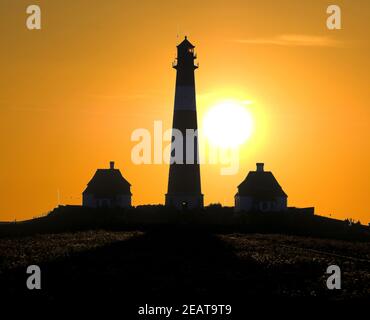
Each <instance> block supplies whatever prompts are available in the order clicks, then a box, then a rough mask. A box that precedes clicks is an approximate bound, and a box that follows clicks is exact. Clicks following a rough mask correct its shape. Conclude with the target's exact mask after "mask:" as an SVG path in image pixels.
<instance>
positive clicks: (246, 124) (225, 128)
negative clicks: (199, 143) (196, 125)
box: [203, 100, 253, 148]
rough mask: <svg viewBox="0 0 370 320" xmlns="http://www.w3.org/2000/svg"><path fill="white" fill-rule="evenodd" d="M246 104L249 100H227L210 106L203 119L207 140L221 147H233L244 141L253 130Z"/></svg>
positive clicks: (251, 119)
mask: <svg viewBox="0 0 370 320" xmlns="http://www.w3.org/2000/svg"><path fill="white" fill-rule="evenodd" d="M248 104H250V101H236V100H227V101H222V102H220V103H217V104H216V105H214V106H213V107H211V108H210V109H209V111H208V112H207V113H206V114H205V115H204V119H203V130H204V135H205V137H206V138H207V140H208V141H209V142H210V143H211V144H212V145H214V146H218V147H221V148H235V147H238V146H240V145H242V144H243V143H244V142H246V141H247V140H248V139H249V138H250V136H251V134H252V131H253V118H252V115H251V113H250V112H249V110H248V109H247V108H246V105H248Z"/></svg>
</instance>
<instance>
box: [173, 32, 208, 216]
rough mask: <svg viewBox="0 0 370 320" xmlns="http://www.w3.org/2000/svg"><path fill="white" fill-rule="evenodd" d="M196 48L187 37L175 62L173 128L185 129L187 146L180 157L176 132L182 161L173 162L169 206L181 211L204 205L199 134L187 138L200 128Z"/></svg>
mask: <svg viewBox="0 0 370 320" xmlns="http://www.w3.org/2000/svg"><path fill="white" fill-rule="evenodd" d="M194 48H195V47H194V46H193V45H192V44H191V43H190V42H189V40H188V39H187V37H185V39H184V41H182V42H181V43H180V44H179V45H178V46H177V58H176V61H175V62H174V64H173V68H174V69H176V91H175V105H174V112H173V126H172V128H173V131H175V130H177V132H181V135H182V137H183V139H182V141H183V148H182V155H181V156H180V157H179V156H177V157H176V155H175V152H176V148H174V143H175V140H176V139H174V134H173V138H172V148H171V150H172V152H171V157H172V158H173V159H179V158H181V159H182V161H177V160H175V162H173V163H171V164H170V170H169V177H168V191H167V194H166V206H168V207H173V208H176V209H180V210H181V209H194V208H201V207H203V194H202V192H201V183H200V168H199V160H198V158H199V157H198V136H197V135H193V136H192V139H186V138H187V131H188V132H191V130H197V129H198V124H197V108H196V100H195V77H194V71H195V69H197V68H198V66H197V65H195V62H194V60H195V59H196V55H195V53H194ZM193 132H194V131H193ZM177 151H178V150H177Z"/></svg>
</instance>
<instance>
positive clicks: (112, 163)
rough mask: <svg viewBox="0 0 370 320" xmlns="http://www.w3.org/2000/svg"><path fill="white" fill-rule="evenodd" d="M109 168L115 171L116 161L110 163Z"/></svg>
mask: <svg viewBox="0 0 370 320" xmlns="http://www.w3.org/2000/svg"><path fill="white" fill-rule="evenodd" d="M109 168H110V169H111V170H113V169H114V161H111V162H109Z"/></svg>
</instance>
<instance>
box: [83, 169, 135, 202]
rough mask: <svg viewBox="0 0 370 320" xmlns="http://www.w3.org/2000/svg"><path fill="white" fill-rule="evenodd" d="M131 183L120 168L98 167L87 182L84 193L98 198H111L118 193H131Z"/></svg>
mask: <svg viewBox="0 0 370 320" xmlns="http://www.w3.org/2000/svg"><path fill="white" fill-rule="evenodd" d="M130 186H131V184H130V183H129V182H128V181H127V180H126V179H125V178H124V177H123V176H122V174H121V171H119V170H118V169H113V168H111V169H98V170H96V172H95V174H94V176H93V177H92V179H91V180H90V182H89V183H88V184H87V188H86V189H85V191H84V193H85V194H86V193H88V194H93V195H94V196H95V197H98V198H109V197H112V196H117V195H131V191H130Z"/></svg>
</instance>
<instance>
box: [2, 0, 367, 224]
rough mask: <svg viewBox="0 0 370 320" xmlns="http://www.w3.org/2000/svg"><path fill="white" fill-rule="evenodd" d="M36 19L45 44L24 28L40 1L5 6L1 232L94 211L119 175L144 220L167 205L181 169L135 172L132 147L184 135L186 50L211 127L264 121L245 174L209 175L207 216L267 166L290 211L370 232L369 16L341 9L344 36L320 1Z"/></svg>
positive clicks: (207, 168) (61, 12)
mask: <svg viewBox="0 0 370 320" xmlns="http://www.w3.org/2000/svg"><path fill="white" fill-rule="evenodd" d="M37 3H38V4H39V5H40V7H41V9H42V15H43V16H42V17H43V18H42V19H43V20H42V21H43V22H42V29H41V30H39V31H29V30H27V29H26V27H25V24H24V22H25V18H26V13H25V8H26V6H27V5H29V1H24V0H19V1H9V0H6V1H2V2H1V4H0V12H4V13H6V14H4V15H3V16H2V19H0V27H1V30H2V36H3V43H4V49H3V50H2V51H1V52H0V58H1V61H2V62H1V69H2V75H1V77H0V84H1V87H2V90H1V91H0V128H1V129H0V130H1V137H0V145H1V149H2V150H3V154H2V157H1V160H0V164H1V166H0V178H1V184H0V191H1V193H0V194H1V198H0V199H1V202H0V221H11V220H14V219H15V218H16V219H17V220H25V219H29V218H32V217H34V216H38V215H40V214H43V213H46V212H48V211H50V210H52V209H53V208H54V207H55V206H56V205H57V204H58V197H59V198H60V203H61V204H81V193H82V191H83V190H84V188H85V186H86V184H87V182H88V181H89V180H90V179H91V177H92V175H93V174H94V172H95V170H96V169H98V168H105V167H107V165H108V163H109V161H110V160H114V161H115V163H116V166H117V168H119V169H120V170H121V172H122V174H123V175H124V177H125V178H126V179H127V180H128V181H129V182H130V183H131V184H132V192H133V204H134V205H139V204H147V203H151V204H156V203H164V194H165V192H166V188H167V179H168V165H165V164H163V165H155V164H153V165H139V166H138V165H135V164H133V163H132V161H131V159H130V154H131V149H132V147H133V145H134V143H133V142H132V141H131V140H130V136H131V133H132V132H133V131H134V130H135V129H137V128H147V129H148V130H152V128H153V122H154V121H156V120H160V121H162V122H163V125H164V129H167V128H171V125H172V112H173V102H174V101H173V100H174V86H175V72H174V70H173V69H172V68H171V62H172V61H173V58H174V57H175V50H176V45H177V44H178V43H179V41H180V40H181V39H182V37H183V36H184V35H185V34H186V35H187V36H188V38H189V40H190V41H191V42H192V43H193V44H194V45H195V46H196V48H195V50H196V52H197V54H198V60H199V63H200V66H199V69H198V70H197V71H196V91H197V108H198V124H200V125H201V124H203V120H204V119H205V117H207V114H208V112H210V110H211V109H212V108H213V107H215V106H216V105H217V104H219V103H221V102H222V101H225V100H228V99H232V100H235V101H238V102H239V103H240V102H244V103H245V104H244V106H243V107H244V108H246V109H247V110H248V112H249V113H250V117H251V119H252V124H251V132H250V134H249V135H248V134H246V137H247V136H248V137H247V138H246V139H245V140H243V142H239V144H238V145H239V148H240V151H241V153H240V169H239V171H238V174H236V175H233V176H220V174H219V166H217V165H216V166H215V165H208V164H204V165H201V180H202V191H203V193H204V195H205V197H204V200H205V204H206V205H207V204H210V203H216V202H220V203H222V204H223V205H229V206H230V205H233V201H234V199H233V197H234V194H235V193H236V188H237V185H238V184H239V183H240V182H241V181H242V180H243V179H244V178H245V176H246V175H247V173H248V172H249V171H250V170H254V168H255V163H256V162H264V163H265V166H266V170H269V171H272V172H273V174H274V175H275V177H276V178H277V180H278V181H279V183H280V184H281V186H282V187H283V189H284V191H286V193H287V194H288V205H289V206H297V207H309V206H315V208H316V213H317V214H321V215H326V216H331V217H332V218H338V219H345V218H349V217H351V218H354V219H356V220H361V222H362V223H369V222H370V215H369V211H370V205H368V204H367V203H366V201H365V200H366V199H367V198H368V193H369V190H370V167H369V163H370V151H369V150H370V148H369V141H370V130H369V128H368V123H369V119H370V109H369V108H368V104H369V100H370V96H369V90H368V86H369V80H370V79H369V77H370V62H369V59H368V56H369V51H370V40H369V39H370V37H369V31H368V27H367V19H366V12H369V10H370V4H369V3H368V2H365V1H363V2H360V3H359V4H358V5H352V6H351V5H350V4H349V3H348V2H346V1H338V5H341V7H342V13H343V15H344V17H345V19H343V29H342V30H336V31H331V30H328V29H327V28H326V27H325V19H326V16H327V15H326V12H325V9H326V6H327V2H326V1H321V0H319V1H317V2H315V3H314V4H302V3H297V2H296V1H290V0H285V1H284V5H281V4H278V3H275V2H272V1H269V2H267V3H261V1H249V2H248V3H245V2H243V1H238V0H232V1H231V2H230V1H223V0H222V1H218V2H214V1H208V0H207V1H204V2H202V4H199V2H192V1H175V2H173V1H167V0H166V1H163V3H162V4H161V5H160V6H159V5H158V4H155V3H153V2H151V1H143V2H141V3H131V2H124V1H109V2H108V3H102V2H101V1H97V0H91V1H85V0H80V1H75V2H73V3H68V5H66V4H64V3H62V2H59V3H56V2H50V1H42V0H41V1H37ZM195 7H196V10H193V9H194V8H195ZM364 7H366V10H365V9H364ZM287 8H289V10H287ZM205 17H210V19H205ZM176 30H179V31H178V32H176ZM177 33H178V34H179V36H178V37H177V36H176V34H177ZM217 117H218V116H216V119H217ZM216 139H218V138H217V135H216ZM200 143H203V142H202V140H201V141H200ZM148 177H151V179H152V180H151V182H150V183H148ZM58 194H59V195H58Z"/></svg>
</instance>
